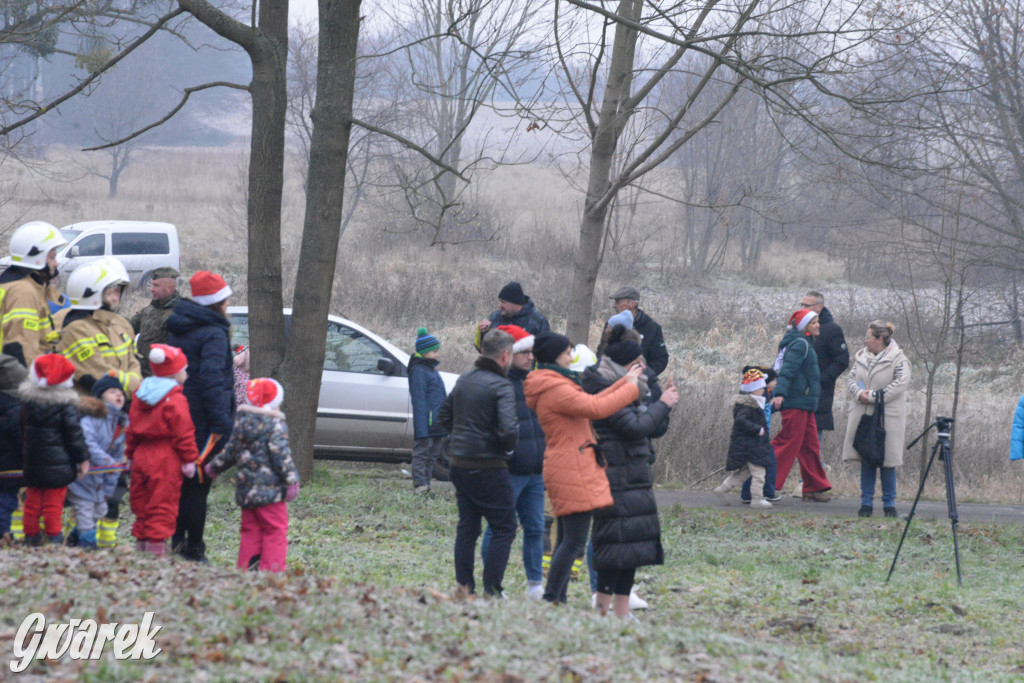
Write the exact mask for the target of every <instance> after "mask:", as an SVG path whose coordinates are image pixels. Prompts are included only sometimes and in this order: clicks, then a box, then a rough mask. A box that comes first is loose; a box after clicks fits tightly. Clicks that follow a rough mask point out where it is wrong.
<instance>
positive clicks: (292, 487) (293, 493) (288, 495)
mask: <svg viewBox="0 0 1024 683" xmlns="http://www.w3.org/2000/svg"><path fill="white" fill-rule="evenodd" d="M298 497H299V482H295V483H294V484H289V485H288V488H287V489H286V490H285V492H284V499H285V500H286V501H288V502H289V503H290V502H292V501H293V500H295V499H296V498H298Z"/></svg>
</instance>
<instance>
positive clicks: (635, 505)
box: [581, 325, 679, 617]
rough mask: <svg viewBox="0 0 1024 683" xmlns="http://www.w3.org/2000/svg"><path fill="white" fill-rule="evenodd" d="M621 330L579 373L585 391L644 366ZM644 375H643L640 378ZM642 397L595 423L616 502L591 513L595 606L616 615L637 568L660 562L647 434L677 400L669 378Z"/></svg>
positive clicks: (660, 429)
mask: <svg viewBox="0 0 1024 683" xmlns="http://www.w3.org/2000/svg"><path fill="white" fill-rule="evenodd" d="M624 332H625V328H623V327H621V326H618V325H617V326H616V328H615V329H614V330H613V331H612V334H611V338H610V339H609V343H608V345H607V347H606V348H605V350H604V356H602V358H601V360H600V361H599V362H598V363H597V365H593V366H591V367H590V368H587V370H586V371H585V372H584V373H583V377H582V379H581V384H582V385H583V389H584V390H585V391H587V392H588V393H591V394H596V393H598V392H600V391H602V390H603V389H605V388H607V387H609V386H611V385H612V384H614V383H615V381H616V380H618V379H619V378H620V377H624V376H625V374H626V373H627V372H628V371H629V368H630V367H632V366H633V365H637V364H639V365H640V366H641V367H643V366H644V359H643V352H642V350H641V348H640V345H639V344H637V343H636V342H635V341H631V340H625V339H623V333H624ZM643 378H644V375H641V380H642V379H643ZM646 394H647V389H646V387H644V386H641V389H640V397H639V398H638V399H637V400H636V401H635V402H634V403H632V404H630V405H628V406H626V407H625V408H623V409H622V410H620V411H619V412H617V413H615V414H614V415H612V416H611V417H609V418H606V419H604V420H598V421H597V422H595V423H594V432H595V434H596V435H597V440H598V451H599V453H600V455H601V456H602V457H603V458H604V460H605V463H606V469H605V473H606V474H607V476H608V483H609V484H610V486H611V491H612V499H613V500H614V501H615V502H614V504H613V505H612V506H611V507H609V508H603V509H600V510H595V511H594V531H593V542H594V567H595V568H596V569H597V607H598V608H599V609H600V610H601V611H602V612H606V611H607V610H608V608H609V606H611V605H612V604H613V603H614V611H615V614H616V616H619V617H628V616H629V593H630V590H631V589H632V588H633V580H634V578H635V576H636V568H637V567H643V566H647V565H653V564H662V563H663V562H664V561H665V554H664V551H663V550H662V546H661V524H660V522H659V521H658V505H657V503H656V502H655V500H654V490H653V486H654V480H653V477H652V475H651V455H652V453H653V451H652V449H651V438H657V437H659V436H661V435H663V434H664V433H665V430H667V429H668V414H669V411H671V410H672V407H673V406H675V404H676V403H677V402H678V400H679V394H678V392H677V390H676V388H675V386H674V385H673V384H672V383H671V382H669V383H668V385H667V386H666V387H665V389H664V391H662V394H661V396H660V398H659V399H658V400H657V401H656V402H653V403H648V402H646V401H645V395H646Z"/></svg>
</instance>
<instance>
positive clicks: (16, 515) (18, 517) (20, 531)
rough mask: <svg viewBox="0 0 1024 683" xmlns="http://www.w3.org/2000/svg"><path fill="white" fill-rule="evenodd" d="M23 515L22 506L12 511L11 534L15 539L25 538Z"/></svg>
mask: <svg viewBox="0 0 1024 683" xmlns="http://www.w3.org/2000/svg"><path fill="white" fill-rule="evenodd" d="M23 515H24V513H23V512H22V511H21V508H18V509H17V510H15V511H14V512H12V513H11V536H13V537H14V540H15V541H24V540H25V527H24V526H23V525H22V518H23Z"/></svg>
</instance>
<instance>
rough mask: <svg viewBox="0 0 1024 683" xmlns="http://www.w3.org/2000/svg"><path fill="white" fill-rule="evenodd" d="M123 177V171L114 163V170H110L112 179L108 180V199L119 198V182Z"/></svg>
mask: <svg viewBox="0 0 1024 683" xmlns="http://www.w3.org/2000/svg"><path fill="white" fill-rule="evenodd" d="M120 177H121V169H119V168H118V167H117V162H116V161H115V162H114V166H113V168H111V169H110V177H109V178H107V185H108V192H107V199H113V198H114V197H116V196H117V180H118V178H120Z"/></svg>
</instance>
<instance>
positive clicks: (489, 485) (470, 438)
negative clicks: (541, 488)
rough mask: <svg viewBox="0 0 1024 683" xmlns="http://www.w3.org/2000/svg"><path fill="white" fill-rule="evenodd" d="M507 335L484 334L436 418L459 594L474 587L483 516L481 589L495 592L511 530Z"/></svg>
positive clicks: (512, 420)
mask: <svg viewBox="0 0 1024 683" xmlns="http://www.w3.org/2000/svg"><path fill="white" fill-rule="evenodd" d="M512 345H513V340H512V336H511V335H509V334H508V333H506V332H502V331H501V330H491V331H489V332H487V334H485V335H484V337H483V339H482V341H481V345H480V357H479V358H477V360H476V363H475V364H474V367H473V369H472V370H470V371H469V372H467V373H466V374H464V375H462V376H461V377H459V381H458V382H457V383H456V384H455V388H454V389H452V393H450V394H449V395H448V397H447V398H446V399H445V402H444V404H443V405H442V406H441V412H440V414H439V415H438V421H439V422H440V423H441V426H442V427H444V429H445V430H447V431H449V432H451V435H452V436H451V442H450V444H451V445H450V448H451V455H450V462H449V466H450V469H449V475H450V477H451V482H452V484H454V486H455V498H456V501H457V503H458V506H459V524H458V527H457V529H456V534H455V580H456V581H457V582H458V584H459V591H460V592H461V593H463V594H470V593H473V592H474V591H475V586H476V582H475V581H474V579H473V555H474V550H475V548H476V541H477V538H479V536H480V521H481V519H482V518H483V519H486V520H487V524H488V525H489V526H490V528H491V531H492V533H493V536H492V537H491V542H490V545H489V547H488V548H487V554H486V555H485V556H484V576H483V578H484V593H485V594H487V595H493V596H501V594H502V587H501V582H502V579H504V577H505V568H506V566H507V565H508V556H509V550H510V549H511V547H512V541H513V539H515V535H516V516H515V515H516V512H515V495H514V493H513V490H512V480H511V479H510V477H509V472H508V459H509V458H510V457H511V456H512V452H513V450H514V449H515V447H516V443H517V441H518V439H519V421H518V419H517V418H516V399H515V393H514V391H513V389H512V383H511V382H510V381H509V380H508V377H507V375H508V369H509V366H510V365H511V363H512Z"/></svg>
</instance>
